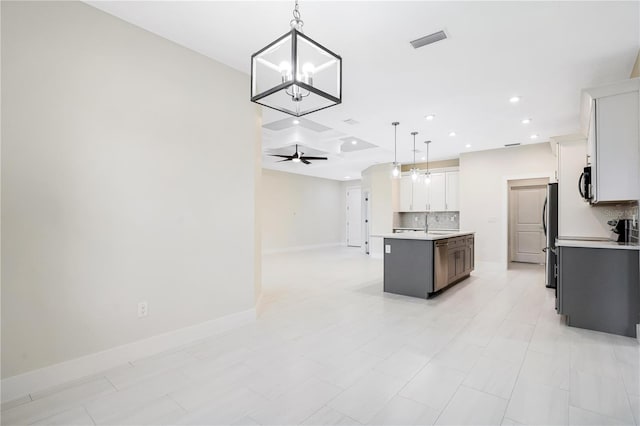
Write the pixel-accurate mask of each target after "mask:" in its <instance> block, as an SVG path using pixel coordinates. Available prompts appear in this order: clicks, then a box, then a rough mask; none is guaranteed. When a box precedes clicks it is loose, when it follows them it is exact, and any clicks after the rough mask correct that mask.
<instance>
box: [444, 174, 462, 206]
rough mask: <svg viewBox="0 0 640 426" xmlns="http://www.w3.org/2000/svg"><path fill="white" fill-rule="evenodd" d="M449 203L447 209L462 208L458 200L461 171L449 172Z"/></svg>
mask: <svg viewBox="0 0 640 426" xmlns="http://www.w3.org/2000/svg"><path fill="white" fill-rule="evenodd" d="M446 187H447V204H446V206H445V209H446V210H447V211H458V210H460V203H459V201H458V193H459V187H460V172H447V182H446Z"/></svg>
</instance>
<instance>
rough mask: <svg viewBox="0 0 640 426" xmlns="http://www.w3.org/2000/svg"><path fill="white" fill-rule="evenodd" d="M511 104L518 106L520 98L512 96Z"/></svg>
mask: <svg viewBox="0 0 640 426" xmlns="http://www.w3.org/2000/svg"><path fill="white" fill-rule="evenodd" d="M509 102H511V103H512V104H517V103H518V102H520V96H512V97H510V98H509Z"/></svg>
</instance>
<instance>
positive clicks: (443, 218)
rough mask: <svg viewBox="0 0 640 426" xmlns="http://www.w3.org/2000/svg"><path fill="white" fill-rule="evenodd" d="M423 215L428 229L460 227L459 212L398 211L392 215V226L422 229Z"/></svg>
mask: <svg viewBox="0 0 640 426" xmlns="http://www.w3.org/2000/svg"><path fill="white" fill-rule="evenodd" d="M425 217H428V219H427V220H428V223H429V229H460V212H430V213H424V212H421V213H411V212H400V213H396V216H395V217H394V228H420V229H424V220H425Z"/></svg>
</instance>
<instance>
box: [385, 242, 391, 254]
mask: <svg viewBox="0 0 640 426" xmlns="http://www.w3.org/2000/svg"><path fill="white" fill-rule="evenodd" d="M384 252H385V253H386V254H389V253H391V244H385V245H384Z"/></svg>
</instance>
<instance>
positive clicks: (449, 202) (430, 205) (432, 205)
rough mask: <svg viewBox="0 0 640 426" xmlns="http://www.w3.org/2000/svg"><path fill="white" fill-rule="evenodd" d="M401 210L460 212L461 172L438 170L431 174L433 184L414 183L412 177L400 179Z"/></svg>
mask: <svg viewBox="0 0 640 426" xmlns="http://www.w3.org/2000/svg"><path fill="white" fill-rule="evenodd" d="M398 187H399V188H400V194H399V201H400V202H399V210H398V211H401V212H424V211H432V212H444V211H458V210H459V209H460V205H459V202H458V187H459V172H458V171H457V170H446V169H438V170H435V171H432V172H431V182H430V183H429V184H425V182H424V180H423V179H418V181H416V182H413V180H412V179H411V176H409V175H404V176H402V178H401V179H400V185H399V186H398Z"/></svg>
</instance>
